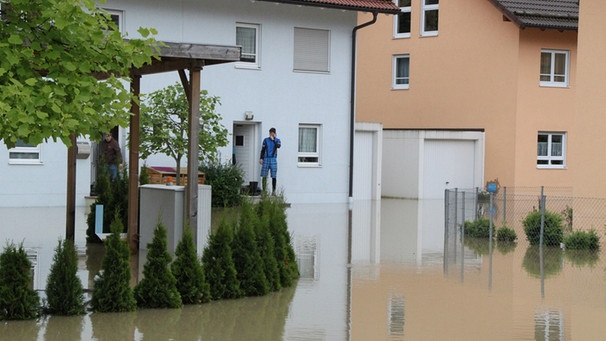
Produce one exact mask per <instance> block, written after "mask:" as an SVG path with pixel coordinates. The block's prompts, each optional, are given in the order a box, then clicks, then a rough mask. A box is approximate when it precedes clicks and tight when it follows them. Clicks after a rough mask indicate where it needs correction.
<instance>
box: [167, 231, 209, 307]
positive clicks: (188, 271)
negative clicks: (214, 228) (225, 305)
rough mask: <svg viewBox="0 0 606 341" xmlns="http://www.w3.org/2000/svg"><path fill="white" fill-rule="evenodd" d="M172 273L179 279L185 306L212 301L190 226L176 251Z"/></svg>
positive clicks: (179, 288)
mask: <svg viewBox="0 0 606 341" xmlns="http://www.w3.org/2000/svg"><path fill="white" fill-rule="evenodd" d="M171 271H172V272H173V275H174V276H175V278H176V279H177V290H179V293H180V294H181V301H182V302H183V304H196V303H202V302H208V301H209V300H210V286H209V285H208V283H207V282H206V277H205V276H204V269H202V262H201V260H200V258H198V254H197V253H196V245H195V243H194V236H193V233H192V230H191V228H190V227H189V225H186V226H185V229H184V231H183V238H182V239H181V241H180V242H179V244H178V245H177V249H176V250H175V261H174V262H173V263H172V264H171Z"/></svg>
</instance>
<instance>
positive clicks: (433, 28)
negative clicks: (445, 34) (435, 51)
mask: <svg viewBox="0 0 606 341" xmlns="http://www.w3.org/2000/svg"><path fill="white" fill-rule="evenodd" d="M422 1H423V2H422V4H423V5H422V12H421V36H437V35H438V5H439V4H438V3H439V0H422Z"/></svg>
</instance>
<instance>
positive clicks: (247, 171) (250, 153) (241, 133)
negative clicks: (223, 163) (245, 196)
mask: <svg viewBox="0 0 606 341" xmlns="http://www.w3.org/2000/svg"><path fill="white" fill-rule="evenodd" d="M255 137H256V125H255V124H242V123H234V135H233V155H232V158H233V160H235V163H236V164H237V165H239V166H240V168H242V170H243V171H244V183H245V184H248V183H249V182H250V181H259V171H258V167H257V165H258V164H259V156H258V155H257V153H258V151H257V149H258V148H257V145H258V142H257V141H256V140H257V139H256V138H255ZM233 160H232V161H233Z"/></svg>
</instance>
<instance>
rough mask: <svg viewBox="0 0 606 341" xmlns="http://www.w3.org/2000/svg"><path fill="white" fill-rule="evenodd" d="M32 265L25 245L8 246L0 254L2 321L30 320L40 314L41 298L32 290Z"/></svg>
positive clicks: (0, 308)
mask: <svg viewBox="0 0 606 341" xmlns="http://www.w3.org/2000/svg"><path fill="white" fill-rule="evenodd" d="M31 267H32V263H31V262H30V261H29V259H28V258H27V252H25V250H24V249H23V245H22V244H21V245H19V247H17V246H15V245H14V244H12V243H11V244H8V245H7V246H6V247H5V249H4V251H3V252H2V254H0V320H30V319H34V318H36V317H38V316H39V314H40V297H39V296H38V293H37V292H36V291H34V290H33V289H32V288H31V283H32V276H31V273H30V271H31Z"/></svg>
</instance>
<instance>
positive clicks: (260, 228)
mask: <svg viewBox="0 0 606 341" xmlns="http://www.w3.org/2000/svg"><path fill="white" fill-rule="evenodd" d="M254 222H255V224H254V229H255V237H256V240H257V248H258V250H259V254H260V256H261V259H262V260H263V271H264V272H265V278H266V279H267V283H268V285H269V290H271V291H278V290H280V289H281V288H282V284H281V281H280V269H279V267H278V261H277V260H276V254H275V248H276V243H275V241H274V238H273V236H272V235H271V232H270V231H269V216H268V215H265V216H263V217H259V216H257V218H256V219H254Z"/></svg>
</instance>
